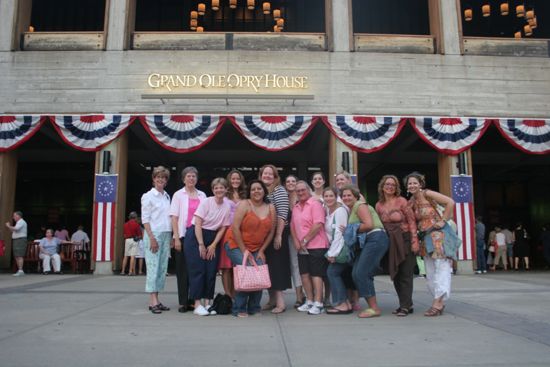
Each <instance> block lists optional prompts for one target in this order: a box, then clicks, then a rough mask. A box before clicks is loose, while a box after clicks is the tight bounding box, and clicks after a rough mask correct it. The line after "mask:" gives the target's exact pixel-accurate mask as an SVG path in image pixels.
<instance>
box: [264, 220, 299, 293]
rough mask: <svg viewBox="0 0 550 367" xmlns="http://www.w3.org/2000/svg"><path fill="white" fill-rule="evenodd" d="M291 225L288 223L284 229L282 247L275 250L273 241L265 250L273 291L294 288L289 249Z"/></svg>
mask: <svg viewBox="0 0 550 367" xmlns="http://www.w3.org/2000/svg"><path fill="white" fill-rule="evenodd" d="M289 233H290V229H289V226H288V225H286V226H285V229H284V230H283V237H282V244H281V248H280V249H278V250H275V248H274V247H273V242H271V244H270V245H269V246H268V247H267V249H266V250H265V257H266V261H267V265H268V267H269V277H270V278H271V288H270V289H269V290H271V291H284V290H285V289H289V288H292V283H291V281H290V253H289V249H288V236H289Z"/></svg>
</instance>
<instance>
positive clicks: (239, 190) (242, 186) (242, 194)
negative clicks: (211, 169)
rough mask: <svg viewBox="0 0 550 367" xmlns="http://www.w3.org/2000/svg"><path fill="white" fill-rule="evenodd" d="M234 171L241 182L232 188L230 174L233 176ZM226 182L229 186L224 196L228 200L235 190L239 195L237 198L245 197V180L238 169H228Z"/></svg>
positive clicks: (242, 198) (231, 198) (231, 197)
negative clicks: (235, 187)
mask: <svg viewBox="0 0 550 367" xmlns="http://www.w3.org/2000/svg"><path fill="white" fill-rule="evenodd" d="M234 173H236V174H238V175H239V177H240V179H241V184H240V185H239V187H237V189H234V188H233V186H231V176H233V174H234ZM227 183H228V185H229V187H228V189H227V193H226V196H227V198H228V199H229V200H233V194H234V193H235V192H236V193H237V194H238V195H239V199H241V200H244V199H246V182H245V180H244V176H243V174H242V173H241V171H239V170H238V169H232V170H231V171H229V173H228V174H227Z"/></svg>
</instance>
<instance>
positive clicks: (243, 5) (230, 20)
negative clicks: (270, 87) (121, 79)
mask: <svg viewBox="0 0 550 367" xmlns="http://www.w3.org/2000/svg"><path fill="white" fill-rule="evenodd" d="M199 3H204V4H205V8H206V11H205V14H204V15H199V16H198V17H197V25H198V26H201V27H203V28H204V31H205V32H272V31H273V26H274V25H275V24H276V22H275V20H274V17H273V15H274V14H273V10H274V9H279V10H280V12H281V17H282V18H283V19H284V26H283V32H316V33H323V32H324V31H325V1H324V0H274V1H259V0H255V2H254V4H255V7H254V10H250V9H248V7H247V1H246V0H238V1H237V7H236V8H235V9H231V8H230V7H229V0H220V1H219V10H217V11H214V10H212V0H204V1H185V0H137V9H136V27H135V30H136V31H193V30H192V29H191V28H190V20H191V17H190V14H191V11H197V9H198V4H199ZM263 3H268V4H269V8H270V12H269V14H264V12H263Z"/></svg>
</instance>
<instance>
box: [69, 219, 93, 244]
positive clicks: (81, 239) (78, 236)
mask: <svg viewBox="0 0 550 367" xmlns="http://www.w3.org/2000/svg"><path fill="white" fill-rule="evenodd" d="M71 242H72V243H78V245H75V246H76V247H75V250H80V251H82V250H84V249H85V245H86V244H88V243H90V237H88V234H87V233H86V232H84V226H83V225H82V224H80V225H79V226H78V229H77V230H76V232H74V233H73V235H72V236H71Z"/></svg>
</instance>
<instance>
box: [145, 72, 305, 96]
mask: <svg viewBox="0 0 550 367" xmlns="http://www.w3.org/2000/svg"><path fill="white" fill-rule="evenodd" d="M147 85H148V86H149V87H150V88H153V89H166V90H168V91H169V92H172V91H174V90H177V89H185V88H188V89H189V88H196V87H200V88H205V89H226V88H229V89H243V90H252V91H254V92H256V93H259V92H261V91H262V90H269V89H275V90H303V89H309V85H308V77H307V76H290V75H280V74H260V75H252V74H250V75H249V74H235V73H232V74H207V73H205V74H200V75H193V74H181V75H180V74H161V73H152V74H150V75H149V76H148V77H147Z"/></svg>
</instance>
